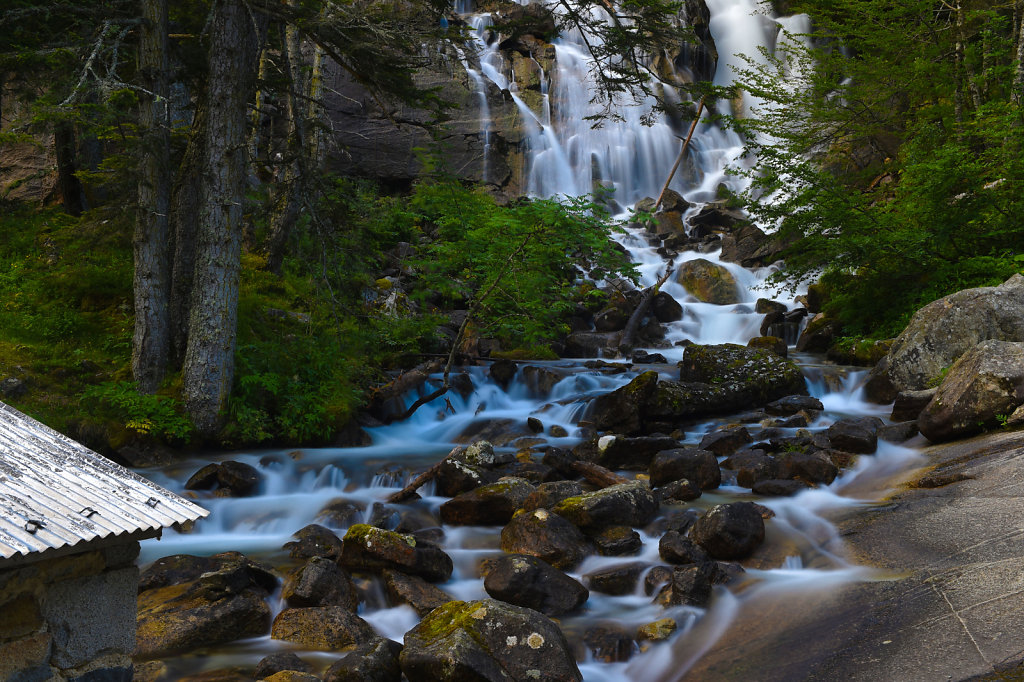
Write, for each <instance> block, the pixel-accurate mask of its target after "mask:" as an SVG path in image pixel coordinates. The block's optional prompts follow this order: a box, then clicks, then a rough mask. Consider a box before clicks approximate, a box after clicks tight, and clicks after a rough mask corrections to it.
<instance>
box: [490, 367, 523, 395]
mask: <svg viewBox="0 0 1024 682" xmlns="http://www.w3.org/2000/svg"><path fill="white" fill-rule="evenodd" d="M518 369H519V368H518V367H516V363H514V362H512V361H511V360H495V361H494V362H493V363H491V367H490V369H489V370H488V372H487V373H488V374H489V375H490V376H491V379H493V380H494V382H495V383H496V384H498V385H499V386H501V387H502V388H506V389H507V388H508V385H509V382H510V381H512V378H513V377H514V376H515V375H516V371H517V370H518Z"/></svg>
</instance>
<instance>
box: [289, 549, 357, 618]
mask: <svg viewBox="0 0 1024 682" xmlns="http://www.w3.org/2000/svg"><path fill="white" fill-rule="evenodd" d="M281 599H283V600H284V602H285V603H286V604H288V606H291V607H304V606H341V607H344V608H347V609H348V610H349V611H353V612H354V611H355V610H356V608H357V607H358V606H359V597H358V596H357V595H356V588H355V585H353V584H352V578H350V577H349V575H348V574H347V573H345V571H343V570H341V568H339V567H338V564H337V563H335V562H334V561H333V560H331V559H327V558H325V557H313V558H312V559H310V560H309V561H308V562H306V564H305V565H304V566H301V567H299V568H297V569H295V570H294V571H292V572H291V573H289V574H288V577H287V578H286V579H285V581H284V586H283V587H282V588H281Z"/></svg>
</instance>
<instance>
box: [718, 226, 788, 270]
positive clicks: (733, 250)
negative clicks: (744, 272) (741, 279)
mask: <svg viewBox="0 0 1024 682" xmlns="http://www.w3.org/2000/svg"><path fill="white" fill-rule="evenodd" d="M782 249H783V245H782V243H781V242H779V241H778V240H776V239H774V238H772V237H769V236H768V235H766V234H765V233H764V230H762V229H761V228H759V227H757V226H755V225H751V224H749V223H748V224H745V225H740V226H739V227H737V228H736V229H734V230H732V231H731V232H729V233H728V234H726V235H725V236H723V237H722V253H721V255H720V256H719V257H720V258H721V259H722V260H724V261H726V262H729V263H739V264H740V265H742V266H743V267H745V268H754V267H761V266H765V265H771V264H772V263H774V262H775V261H777V260H779V258H780V257H781V253H782Z"/></svg>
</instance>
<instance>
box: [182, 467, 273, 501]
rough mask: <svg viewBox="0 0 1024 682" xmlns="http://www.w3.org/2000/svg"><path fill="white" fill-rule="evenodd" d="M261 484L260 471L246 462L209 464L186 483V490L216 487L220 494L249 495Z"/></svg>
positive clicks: (231, 495) (232, 495)
mask: <svg viewBox="0 0 1024 682" xmlns="http://www.w3.org/2000/svg"><path fill="white" fill-rule="evenodd" d="M259 484H260V472H259V471H258V470H257V469H256V468H255V467H253V466H250V465H248V464H245V463H244V462H234V461H227V462H220V463H219V464H207V465H206V466H204V467H203V468H202V469H200V470H199V471H197V472H196V473H194V474H193V475H192V477H191V478H190V479H188V481H186V483H185V489H186V490H211V489H216V490H217V494H218V495H226V496H230V497H248V496H250V495H252V494H254V493H255V492H256V490H257V488H258V487H259Z"/></svg>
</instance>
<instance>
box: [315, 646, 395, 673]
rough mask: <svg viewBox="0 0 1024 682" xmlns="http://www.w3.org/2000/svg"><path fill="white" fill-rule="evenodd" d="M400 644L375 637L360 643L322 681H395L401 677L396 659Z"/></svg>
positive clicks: (334, 665)
mask: <svg viewBox="0 0 1024 682" xmlns="http://www.w3.org/2000/svg"><path fill="white" fill-rule="evenodd" d="M401 653H402V645H401V644H399V643H398V642H394V641H392V640H390V639H385V638H377V639H375V640H372V641H369V642H366V643H365V644H361V645H359V646H358V647H356V648H355V650H354V651H352V652H350V653H348V654H346V655H345V656H344V657H343V658H342V659H340V660H338V661H336V662H335V663H334V664H333V665H331V667H330V668H328V669H327V672H326V673H324V677H323V680H324V682H397V681H398V680H400V679H401V677H402V666H401V664H400V663H399V660H398V657H399V655H400V654H401Z"/></svg>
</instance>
